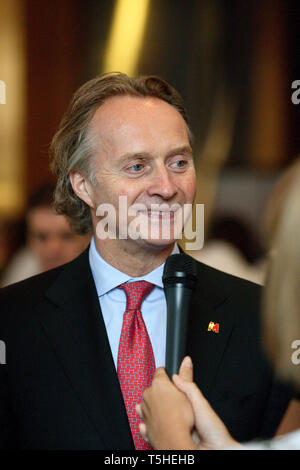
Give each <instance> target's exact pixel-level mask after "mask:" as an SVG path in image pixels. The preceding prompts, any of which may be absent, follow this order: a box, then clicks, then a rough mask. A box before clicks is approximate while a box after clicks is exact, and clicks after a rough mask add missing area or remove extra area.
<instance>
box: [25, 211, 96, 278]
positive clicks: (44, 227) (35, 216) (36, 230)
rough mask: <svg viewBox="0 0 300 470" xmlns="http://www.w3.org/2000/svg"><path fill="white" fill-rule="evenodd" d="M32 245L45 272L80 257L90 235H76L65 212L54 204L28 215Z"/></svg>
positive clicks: (29, 238) (29, 239)
mask: <svg viewBox="0 0 300 470" xmlns="http://www.w3.org/2000/svg"><path fill="white" fill-rule="evenodd" d="M27 227H28V245H29V247H30V249H31V250H32V251H33V253H34V254H35V255H36V256H37V258H38V259H39V260H40V263H41V267H42V269H43V270H44V271H47V270H48V269H52V268H55V267H57V266H60V265H62V264H64V263H67V262H69V261H71V260H72V259H74V258H76V256H78V255H79V254H80V253H81V252H82V251H83V250H84V249H85V248H86V247H87V245H88V243H89V237H82V236H79V235H76V234H75V233H73V232H72V231H71V228H70V225H69V223H68V221H67V219H66V218H65V216H63V215H57V214H55V213H54V211H53V210H52V209H51V208H50V207H46V206H45V207H43V206H41V207H36V208H34V209H31V210H30V212H29V214H28V217H27Z"/></svg>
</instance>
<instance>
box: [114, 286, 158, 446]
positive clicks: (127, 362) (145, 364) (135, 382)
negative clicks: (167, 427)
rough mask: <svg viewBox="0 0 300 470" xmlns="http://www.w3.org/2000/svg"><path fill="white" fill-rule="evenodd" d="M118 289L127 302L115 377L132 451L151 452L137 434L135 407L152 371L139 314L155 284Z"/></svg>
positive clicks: (153, 366)
mask: <svg viewBox="0 0 300 470" xmlns="http://www.w3.org/2000/svg"><path fill="white" fill-rule="evenodd" d="M118 287H119V289H123V290H124V291H125V294H126V299H127V304H126V310H125V313H124V317H123V325H122V331H121V337H120V344H119V352H118V376H119V381H120V386H121V390H122V394H123V399H124V403H125V407H126V411H127V415H128V420H129V424H130V429H131V433H132V437H133V441H134V445H135V448H136V449H137V450H150V449H151V447H150V446H149V445H148V444H147V443H146V442H145V441H144V439H143V438H142V436H141V434H140V431H139V423H140V419H139V417H138V415H137V413H136V411H135V406H136V404H137V403H140V402H141V401H142V395H143V391H144V390H145V389H146V388H147V387H149V386H150V385H151V382H152V378H153V374H154V371H155V360H154V355H153V350H152V345H151V341H150V338H149V336H148V333H147V329H146V325H145V323H144V320H143V317H142V312H141V305H142V302H143V300H144V299H145V297H146V296H147V295H148V294H150V292H151V290H152V289H153V287H154V285H153V284H150V282H146V281H136V282H130V283H127V284H121V285H120V286H118Z"/></svg>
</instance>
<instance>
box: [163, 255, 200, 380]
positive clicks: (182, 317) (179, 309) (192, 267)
mask: <svg viewBox="0 0 300 470" xmlns="http://www.w3.org/2000/svg"><path fill="white" fill-rule="evenodd" d="M162 279H163V283H164V290H165V295H166V300H167V341H166V366H165V368H166V371H167V374H168V376H169V377H170V378H171V377H172V375H173V374H178V371H179V367H180V364H181V361H182V359H183V358H184V356H185V349H186V335H187V323H188V311H189V304H190V299H191V296H192V293H193V290H194V289H195V286H196V282H197V262H196V261H195V260H194V259H193V258H191V257H190V256H187V255H186V254H184V253H182V254H176V255H171V256H169V257H168V258H167V260H166V263H165V267H164V272H163V277H162Z"/></svg>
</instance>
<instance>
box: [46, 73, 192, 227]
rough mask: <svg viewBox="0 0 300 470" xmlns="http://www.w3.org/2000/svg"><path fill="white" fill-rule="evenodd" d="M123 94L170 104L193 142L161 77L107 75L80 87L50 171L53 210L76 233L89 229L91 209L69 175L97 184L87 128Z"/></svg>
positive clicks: (176, 98) (178, 104) (177, 100)
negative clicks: (104, 107) (77, 174)
mask: <svg viewBox="0 0 300 470" xmlns="http://www.w3.org/2000/svg"><path fill="white" fill-rule="evenodd" d="M122 95H129V96H139V97H148V96H150V97H156V98H159V99H161V100H163V101H166V102H167V103H169V104H170V105H171V106H173V107H174V108H175V109H176V110H177V111H178V112H179V113H180V114H181V116H182V117H183V119H184V120H185V122H186V125H187V130H188V134H189V139H190V142H191V143H192V135H191V132H190V130H189V125H188V116H187V113H186V110H185V108H184V105H183V101H182V98H181V97H180V95H179V94H178V93H177V91H176V90H175V89H174V88H173V87H172V86H171V85H169V84H168V83H167V82H166V81H165V80H163V79H162V78H160V77H156V76H153V75H152V76H142V77H135V78H131V77H128V76H127V75H125V74H123V73H110V74H104V75H102V76H99V77H96V78H94V79H92V80H90V81H88V82H87V83H85V84H84V85H83V86H81V87H80V88H79V89H78V90H77V91H76V93H75V94H74V96H73V98H72V100H71V103H70V105H69V108H68V109H67V112H66V114H65V115H64V117H63V119H62V121H61V123H60V126H59V129H58V131H57V132H56V134H55V136H54V138H53V140H52V143H51V146H50V154H51V158H52V162H51V170H52V172H53V173H54V175H55V176H56V177H57V185H56V189H55V194H54V198H55V200H54V207H55V209H56V211H57V213H58V214H64V215H66V216H67V217H68V219H69V221H70V224H71V226H72V228H73V230H74V231H75V232H77V233H79V234H86V233H88V232H91V230H92V220H91V214H90V208H89V206H88V205H87V204H86V203H85V202H84V201H82V200H81V199H80V198H79V197H78V196H77V195H76V194H75V192H74V191H73V188H72V184H71V181H70V177H69V175H70V173H71V172H72V171H78V172H80V173H82V174H83V175H84V176H85V177H86V178H88V179H89V181H90V182H91V184H93V185H95V184H96V181H95V172H94V168H93V156H94V155H95V152H96V139H95V137H93V136H92V135H91V133H90V132H89V130H90V127H89V125H90V122H91V120H92V118H93V116H94V114H95V112H96V111H97V109H98V108H99V107H100V106H101V105H102V104H103V103H104V101H105V100H107V99H108V98H110V97H112V96H122Z"/></svg>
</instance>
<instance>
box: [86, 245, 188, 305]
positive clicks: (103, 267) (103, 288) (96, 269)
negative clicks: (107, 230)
mask: <svg viewBox="0 0 300 470" xmlns="http://www.w3.org/2000/svg"><path fill="white" fill-rule="evenodd" d="M178 253H179V248H178V245H177V243H175V245H174V248H173V251H172V253H171V254H172V255H174V254H178ZM89 261H90V266H91V270H92V274H93V277H94V281H95V285H96V289H97V293H98V296H99V297H100V296H102V295H104V294H106V293H107V292H109V291H110V290H112V289H114V288H115V287H117V286H119V285H120V284H123V283H124V282H128V281H132V280H134V281H140V280H143V281H148V282H151V283H152V284H154V285H156V286H158V287H161V288H163V281H162V275H163V270H164V265H165V263H163V264H161V265H160V266H158V267H157V268H156V269H154V270H153V271H151V272H150V273H148V274H146V275H145V276H142V277H137V278H132V277H130V276H128V274H125V273H122V272H121V271H119V270H118V269H116V268H114V267H113V266H111V265H110V264H108V263H107V262H106V261H105V260H104V259H103V258H102V256H101V255H100V253H99V252H98V251H97V248H96V245H95V240H94V237H93V238H92V240H91V244H90V249H89Z"/></svg>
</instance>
